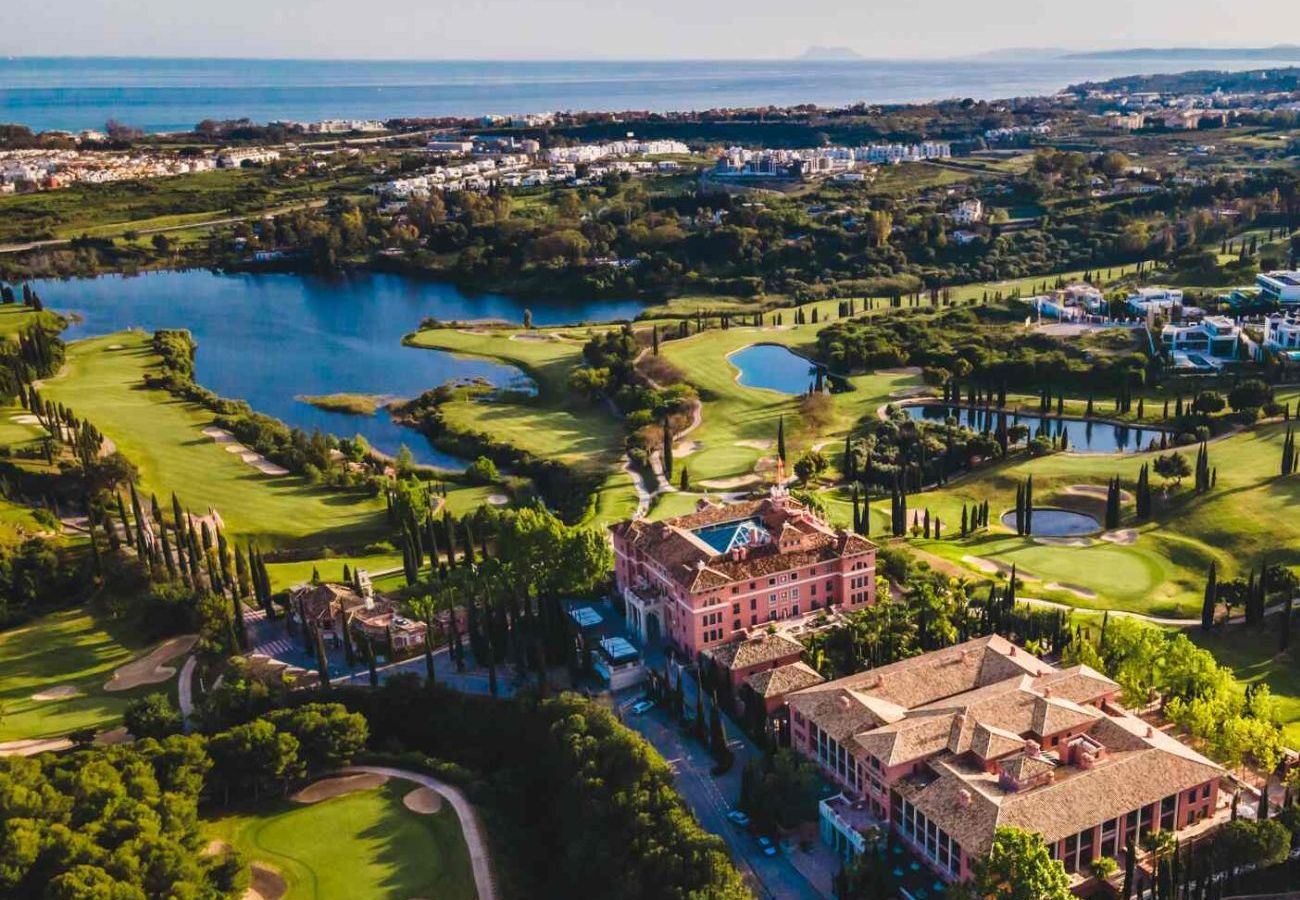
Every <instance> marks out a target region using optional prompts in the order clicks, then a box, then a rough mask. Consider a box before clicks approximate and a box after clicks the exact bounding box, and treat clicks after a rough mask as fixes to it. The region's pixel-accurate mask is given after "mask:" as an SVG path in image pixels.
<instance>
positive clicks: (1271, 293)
mask: <svg viewBox="0 0 1300 900" xmlns="http://www.w3.org/2000/svg"><path fill="white" fill-rule="evenodd" d="M1255 282H1256V284H1258V285H1259V290H1260V293H1261V294H1262V295H1263V297H1264V299H1266V300H1272V301H1273V302H1274V303H1281V304H1282V305H1283V306H1300V272H1266V273H1263V274H1261V275H1256V276H1255Z"/></svg>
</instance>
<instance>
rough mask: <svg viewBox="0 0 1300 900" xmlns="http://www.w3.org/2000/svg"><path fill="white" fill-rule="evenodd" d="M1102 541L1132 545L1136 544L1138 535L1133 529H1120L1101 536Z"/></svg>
mask: <svg viewBox="0 0 1300 900" xmlns="http://www.w3.org/2000/svg"><path fill="white" fill-rule="evenodd" d="M1101 539H1102V540H1103V541H1110V542H1111V543H1112V544H1124V545H1127V544H1133V543H1136V542H1137V539H1138V533H1137V530H1136V529H1133V528H1120V529H1119V530H1117V531H1108V532H1106V533H1105V534H1103V535H1102V536H1101Z"/></svg>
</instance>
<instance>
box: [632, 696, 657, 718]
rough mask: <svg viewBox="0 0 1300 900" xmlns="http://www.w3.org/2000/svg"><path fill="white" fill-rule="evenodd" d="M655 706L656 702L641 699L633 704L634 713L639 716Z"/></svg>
mask: <svg viewBox="0 0 1300 900" xmlns="http://www.w3.org/2000/svg"><path fill="white" fill-rule="evenodd" d="M654 708H655V702H654V701H653V700H649V699H641V700H638V701H637V702H635V703H633V704H632V715H634V716H639V715H642V714H643V713H647V712H649V711H650V710H652V709H654Z"/></svg>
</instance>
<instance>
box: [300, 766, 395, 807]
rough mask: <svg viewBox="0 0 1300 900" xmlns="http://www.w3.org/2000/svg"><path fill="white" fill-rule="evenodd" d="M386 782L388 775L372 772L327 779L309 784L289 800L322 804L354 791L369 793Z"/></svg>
mask: <svg viewBox="0 0 1300 900" xmlns="http://www.w3.org/2000/svg"><path fill="white" fill-rule="evenodd" d="M386 781H388V776H387V775H375V774H372V773H370V772H362V773H358V774H356V775H340V776H338V777H337V778H325V779H322V780H321V781H317V782H316V783H315V784H309V785H307V786H306V787H305V788H303V789H302V790H301V791H299V792H298V793H296V794H294V795H292V796H291V797H289V799H290V800H292V801H293V802H294V803H320V802H321V801H322V800H330V799H332V798H334V797H342V796H343V795H344V794H351V793H352V792H354V791H368V790H370V789H371V788H377V787H379V786H380V785H381V784H383V783H384V782H386Z"/></svg>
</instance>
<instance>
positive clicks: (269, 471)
mask: <svg viewBox="0 0 1300 900" xmlns="http://www.w3.org/2000/svg"><path fill="white" fill-rule="evenodd" d="M203 434H204V436H206V437H209V438H211V439H212V440H214V441H216V442H217V443H218V444H223V445H224V446H225V448H226V452H227V453H236V454H238V455H239V458H240V459H241V460H243V461H244V462H245V463H247V464H248V465H250V466H252V467H253V468H254V469H256V470H257V471H259V472H261V473H262V474H263V475H288V474H289V470H288V469H286V468H284V467H283V466H277V465H276V464H275V463H273V462H271V461H270V460H269V459H267V458H266V457H265V456H263V455H262V454H260V453H257V452H255V451H253V450H250V449H248V448H247V447H245V446H244V445H243V444H241V443H239V442H238V441H236V440H235V436H234V435H233V434H231V433H230V432H229V431H226V429H224V428H218V427H217V426H215V425H209V426H208V427H207V428H204V429H203Z"/></svg>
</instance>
